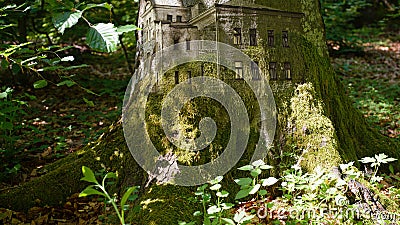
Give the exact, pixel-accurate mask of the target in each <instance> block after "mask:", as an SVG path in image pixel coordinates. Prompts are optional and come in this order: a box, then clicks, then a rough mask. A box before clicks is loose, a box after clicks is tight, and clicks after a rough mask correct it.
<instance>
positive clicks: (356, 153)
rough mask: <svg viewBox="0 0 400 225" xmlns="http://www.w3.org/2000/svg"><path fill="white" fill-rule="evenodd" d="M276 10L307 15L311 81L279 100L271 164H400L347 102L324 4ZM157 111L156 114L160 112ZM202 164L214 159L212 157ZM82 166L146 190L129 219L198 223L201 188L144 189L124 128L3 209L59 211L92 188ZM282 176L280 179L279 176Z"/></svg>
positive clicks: (3, 198) (3, 202)
mask: <svg viewBox="0 0 400 225" xmlns="http://www.w3.org/2000/svg"><path fill="white" fill-rule="evenodd" d="M260 1H261V0H260ZM262 1H264V0H262ZM256 2H257V1H256ZM271 7H274V8H278V9H285V10H286V9H288V10H290V11H300V12H303V13H304V14H305V17H304V19H303V20H302V27H303V29H304V36H303V37H300V38H299V39H300V41H301V45H299V46H298V47H297V48H298V49H299V51H300V52H301V53H302V56H303V57H304V62H305V65H304V66H305V68H306V71H307V74H306V75H305V77H304V82H301V83H295V84H293V86H292V87H290V88H289V89H288V90H290V92H286V93H285V94H284V95H277V97H276V104H277V108H278V112H279V114H278V124H277V125H278V126H277V127H278V128H277V132H276V135H275V142H274V148H273V149H272V150H271V151H270V152H269V153H268V156H267V159H266V161H267V163H269V164H272V165H275V166H277V167H278V166H279V165H280V164H281V165H282V164H283V163H285V162H286V161H287V160H289V159H285V158H284V157H283V153H284V152H288V153H294V154H296V155H297V156H299V160H298V161H295V162H294V163H296V162H297V163H299V164H300V165H301V166H302V167H303V168H305V169H307V170H309V171H311V170H313V169H314V168H315V167H316V166H322V167H325V168H329V167H332V166H336V165H338V164H339V163H341V162H348V161H355V162H356V164H357V165H359V164H358V163H357V159H360V158H361V157H365V156H373V155H375V154H377V153H386V154H387V155H389V156H390V157H394V158H400V152H399V151H398V150H399V145H398V143H397V142H395V141H393V140H391V139H389V138H387V137H384V136H383V135H381V134H379V133H378V132H377V131H376V130H374V129H372V128H371V127H370V126H369V125H368V124H367V123H366V121H365V120H364V118H363V116H362V115H361V113H360V112H358V111H357V110H356V109H355V108H353V106H352V103H351V101H350V100H349V99H348V98H347V97H346V92H345V90H344V88H343V86H342V85H341V84H340V83H339V79H338V78H337V77H336V75H335V73H334V71H333V69H332V67H331V65H330V61H329V56H328V52H327V48H326V44H325V35H324V25H323V21H322V17H321V14H320V11H319V10H320V8H319V7H320V6H319V1H318V0H314V1H309V0H301V1H297V2H295V1H286V0H285V1H283V0H282V1H274V2H272V3H271ZM158 97H160V96H157V95H154V96H153V100H154V101H158V100H157V98H158ZM153 100H152V99H150V101H153ZM203 104H204V103H203ZM207 104H211V103H210V102H207ZM250 105H251V104H250ZM151 107H154V108H157V107H156V106H154V105H153V106H151ZM203 108H204V105H203V107H202V104H201V103H199V104H198V105H196V106H194V109H193V110H194V111H195V112H200V113H199V114H201V115H207V112H202V111H201V110H202V109H203ZM247 108H251V107H249V106H247ZM152 110H153V111H157V109H152ZM211 110H212V109H211ZM250 111H251V110H250ZM208 113H210V112H208ZM254 113H256V111H254V112H249V114H251V115H252V114H254ZM211 114H213V112H211ZM149 118H151V115H147V119H148V120H147V123H148V124H151V123H154V122H151V121H149ZM254 118H255V117H254ZM254 118H250V123H251V122H254V121H255V119H254ZM153 125H154V127H155V128H154V129H153V128H152V126H149V127H150V129H153V130H152V131H149V133H150V134H151V136H152V137H153V141H155V142H158V144H159V145H163V141H162V139H163V137H162V130H160V129H161V128H160V126H159V125H158V127H157V126H156V125H155V123H154V124H153ZM255 127H257V126H255ZM228 128H229V127H228ZM228 128H227V129H228ZM252 132H253V131H252ZM225 133H226V131H225ZM252 135H253V136H252ZM258 135H259V133H257V131H254V132H253V133H252V134H251V135H250V139H249V144H248V146H247V148H248V149H250V148H254V145H255V144H256V143H257V142H256V141H254V140H253V139H258V138H259V137H258ZM201 157H206V158H207V157H208V158H210V156H207V155H201ZM208 158H207V159H208ZM211 158H212V157H211ZM250 158H251V154H250V153H245V154H244V156H243V157H242V159H241V161H240V162H239V163H238V165H244V164H246V163H248V162H249V161H250ZM277 158H279V159H277ZM201 161H202V160H200V162H201ZM292 163H293V162H292ZM83 165H85V166H88V167H91V168H92V169H94V170H96V169H100V168H102V167H103V168H105V169H106V170H109V171H118V174H119V176H118V184H117V185H115V187H114V188H115V190H116V191H121V190H122V191H123V190H124V189H123V187H126V186H132V185H140V186H141V187H142V192H141V193H140V199H139V202H140V203H141V204H142V207H143V209H142V210H141V211H140V213H138V214H135V213H133V212H132V213H131V214H130V219H131V220H132V221H133V222H136V223H139V224H168V225H169V224H177V221H179V220H181V221H190V220H195V218H193V216H192V214H193V212H194V211H196V208H198V207H197V206H196V205H194V203H190V201H189V197H190V196H191V195H192V194H191V193H192V192H193V190H195V187H181V186H173V185H155V184H153V183H154V182H153V183H151V185H150V187H147V188H144V187H145V185H146V183H147V179H148V175H147V173H146V172H145V171H144V170H143V169H141V168H140V167H139V166H138V164H137V163H136V162H135V160H134V159H133V157H131V153H130V151H129V149H128V147H127V145H126V142H125V139H124V134H123V129H122V122H121V121H119V122H117V123H116V124H114V125H113V126H111V127H110V130H109V131H108V132H106V133H105V134H104V135H103V136H102V137H101V138H100V139H99V140H98V141H96V142H95V143H91V144H89V145H88V146H86V147H84V148H83V149H82V150H81V151H79V152H77V153H74V154H71V155H69V156H68V157H66V158H64V159H61V160H59V161H57V162H55V163H53V164H51V165H48V166H46V167H45V168H43V170H42V172H43V173H44V175H42V176H41V177H39V178H37V179H35V180H33V181H30V182H28V183H25V184H23V185H22V186H21V187H19V188H17V189H12V190H9V191H6V192H4V193H2V194H1V195H0V207H6V208H12V209H15V210H27V209H29V208H30V207H32V206H34V205H37V204H39V205H44V204H49V205H54V204H59V203H60V202H61V201H63V200H65V199H66V197H68V196H70V195H71V194H73V193H76V192H80V191H82V190H83V188H84V187H85V186H86V185H87V183H85V182H83V181H80V177H81V176H82V175H81V167H82V166H83ZM394 166H395V169H397V170H399V169H400V163H399V162H398V161H397V162H396V163H395V164H394ZM275 172H276V174H279V171H278V170H277V171H275ZM232 177H237V173H236V172H235V169H232V171H231V172H229V173H228V174H227V175H226V178H225V179H224V180H225V181H226V183H225V185H228V183H229V184H231V186H230V187H227V188H228V190H230V192H231V193H233V192H234V190H235V188H236V187H235V186H236V185H233V183H234V182H233V179H232ZM117 187H120V189H118V188H117ZM121 187H122V188H121Z"/></svg>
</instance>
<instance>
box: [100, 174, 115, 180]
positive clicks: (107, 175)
mask: <svg viewBox="0 0 400 225" xmlns="http://www.w3.org/2000/svg"><path fill="white" fill-rule="evenodd" d="M108 178H117V175H116V174H115V173H114V172H108V173H107V174H106V175H105V176H104V178H103V179H104V180H105V179H108Z"/></svg>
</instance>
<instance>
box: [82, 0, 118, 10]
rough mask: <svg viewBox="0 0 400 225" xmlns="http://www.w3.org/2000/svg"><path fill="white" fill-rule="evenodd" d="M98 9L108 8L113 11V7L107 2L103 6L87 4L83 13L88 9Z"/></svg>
mask: <svg viewBox="0 0 400 225" xmlns="http://www.w3.org/2000/svg"><path fill="white" fill-rule="evenodd" d="M96 7H100V8H106V9H108V10H111V9H112V7H113V6H112V5H111V4H109V3H107V2H106V3H101V4H87V5H86V6H85V8H84V9H83V10H82V11H86V10H88V9H92V8H96Z"/></svg>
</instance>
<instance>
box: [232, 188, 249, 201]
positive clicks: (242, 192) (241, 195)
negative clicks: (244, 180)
mask: <svg viewBox="0 0 400 225" xmlns="http://www.w3.org/2000/svg"><path fill="white" fill-rule="evenodd" d="M250 190H251V189H249V188H246V189H242V190H240V191H239V192H238V193H237V194H236V196H235V199H241V198H244V197H247V196H248V195H249V192H250Z"/></svg>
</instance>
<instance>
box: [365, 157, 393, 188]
mask: <svg viewBox="0 0 400 225" xmlns="http://www.w3.org/2000/svg"><path fill="white" fill-rule="evenodd" d="M396 160H397V159H395V158H390V157H388V156H387V155H385V154H384V153H381V154H379V155H375V157H374V158H372V157H364V158H362V159H361V160H359V161H360V162H362V163H365V164H368V163H371V165H370V166H371V168H372V169H373V174H372V175H371V179H370V181H371V182H372V183H375V182H380V181H381V180H382V179H383V177H381V176H377V173H378V169H379V167H380V166H381V164H386V163H389V162H393V161H396ZM392 170H393V169H392Z"/></svg>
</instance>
